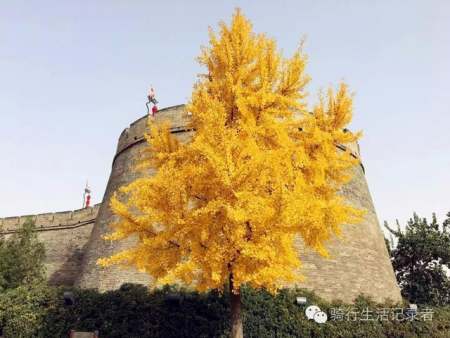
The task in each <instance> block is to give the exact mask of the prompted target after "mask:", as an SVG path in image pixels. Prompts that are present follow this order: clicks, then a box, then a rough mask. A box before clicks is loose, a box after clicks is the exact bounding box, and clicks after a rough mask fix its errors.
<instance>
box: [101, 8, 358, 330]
mask: <svg viewBox="0 0 450 338" xmlns="http://www.w3.org/2000/svg"><path fill="white" fill-rule="evenodd" d="M306 61H307V58H306V56H305V54H304V53H303V51H302V49H301V48H299V49H298V50H297V51H296V52H295V53H294V54H293V56H292V57H290V58H284V57H283V56H282V55H281V53H280V52H279V51H278V50H277V46H276V43H275V41H274V40H273V39H270V38H268V37H266V36H265V35H264V34H255V33H254V32H253V31H252V25H251V23H250V22H249V20H247V19H246V18H245V17H244V15H243V14H242V13H241V12H240V11H239V10H237V11H236V12H235V13H234V15H233V18H232V21H231V24H230V25H229V26H227V25H226V24H225V23H221V24H220V32H219V33H218V34H216V33H214V32H213V31H210V39H209V46H208V47H205V48H203V50H202V53H201V55H200V57H199V62H200V64H201V65H203V66H205V67H206V73H205V74H202V75H200V77H199V80H198V82H197V83H196V85H195V86H194V90H193V93H192V98H191V100H190V102H189V104H188V105H187V107H186V110H187V111H188V112H189V113H190V114H189V115H190V116H191V122H190V123H191V126H190V127H191V128H192V129H193V130H195V133H194V135H193V137H192V139H191V140H190V141H189V142H186V143H181V142H179V141H178V140H177V139H176V138H175V137H174V136H173V135H172V134H171V133H170V131H169V128H170V124H168V123H165V124H155V123H153V122H151V121H150V123H149V127H150V133H149V134H148V135H146V139H147V142H148V146H147V151H146V152H145V153H144V154H143V156H142V158H141V160H140V162H139V164H138V167H139V170H144V171H145V170H148V169H149V168H153V169H156V174H154V175H143V177H141V178H138V179H136V180H135V181H133V182H132V183H130V184H128V185H126V186H123V187H121V188H120V189H119V190H118V191H117V192H116V194H115V195H114V197H113V198H112V200H111V207H112V210H113V212H114V213H115V214H116V215H117V216H118V221H117V222H115V223H114V224H112V227H113V232H112V233H111V234H110V235H109V236H107V239H109V240H121V239H124V238H126V237H129V236H132V235H134V236H136V235H137V236H136V237H137V238H138V241H137V244H136V245H135V246H134V247H132V248H130V249H128V250H125V251H122V252H119V253H117V254H115V255H113V256H112V257H109V258H104V259H101V260H100V262H99V263H100V264H102V265H105V266H106V265H111V264H121V265H125V266H135V267H137V268H138V269H140V270H141V271H145V272H147V273H148V274H150V275H151V276H153V277H154V279H155V281H156V283H159V284H165V283H180V282H181V283H184V284H186V285H188V286H190V287H192V288H195V289H197V290H199V291H206V290H210V289H219V290H223V288H224V287H229V289H230V291H231V292H230V297H231V313H232V315H231V321H232V326H231V327H232V336H233V337H241V336H242V335H243V328H242V320H241V298H240V297H241V293H240V289H241V286H242V285H244V284H248V285H250V286H252V287H254V288H265V289H267V290H269V291H271V292H276V290H277V289H278V288H280V287H282V286H285V285H288V284H290V283H291V284H292V283H295V282H297V281H299V280H300V278H301V277H302V276H301V269H299V268H300V267H301V261H300V258H299V255H300V256H301V252H300V253H299V252H298V251H297V249H296V247H295V246H294V239H295V238H296V237H297V236H300V237H301V239H302V240H303V242H304V243H305V245H306V246H307V247H309V248H311V249H312V250H316V251H317V252H319V253H320V254H321V255H323V256H327V255H328V253H327V250H326V246H325V243H326V241H327V240H328V239H329V238H330V237H331V236H333V235H335V234H336V235H339V233H340V228H341V225H343V224H351V223H356V222H358V220H359V219H360V217H361V211H360V210H357V209H355V208H354V207H352V206H351V205H349V204H348V203H346V201H345V199H344V198H343V196H342V195H341V194H340V189H341V188H342V186H343V185H344V184H345V183H347V182H348V181H349V180H350V179H351V176H352V170H353V167H354V166H355V165H356V164H357V160H356V159H355V158H353V157H352V156H351V155H350V153H349V152H348V151H345V150H342V149H338V148H337V147H336V146H337V145H345V144H346V143H350V142H354V141H355V140H356V139H357V138H358V137H359V135H358V134H354V133H352V132H350V131H348V130H346V129H345V127H346V126H347V125H348V123H349V122H350V120H351V117H352V98H351V95H350V94H349V93H348V89H347V86H346V85H345V84H341V85H340V86H339V87H338V89H337V91H336V92H334V91H333V90H332V89H330V90H329V91H328V92H327V93H326V94H324V95H319V100H318V103H317V104H316V105H315V106H314V107H313V109H312V111H310V110H309V109H308V102H307V101H306V98H307V95H306V92H305V86H306V85H307V83H308V82H309V77H308V76H307V75H306V73H305V66H306ZM341 148H342V147H341ZM299 271H300V273H299Z"/></svg>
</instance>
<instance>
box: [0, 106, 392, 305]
mask: <svg viewBox="0 0 450 338" xmlns="http://www.w3.org/2000/svg"><path fill="white" fill-rule="evenodd" d="M163 120H170V121H171V125H172V133H174V135H176V137H177V138H179V139H180V140H181V141H183V142H185V141H188V140H189V138H190V137H191V135H192V131H190V130H188V129H189V128H187V124H188V121H189V116H187V115H186V114H185V112H184V106H183V105H180V106H175V107H169V108H166V109H162V110H160V111H159V113H158V114H157V115H156V118H155V119H154V121H153V123H161V122H162V121H163ZM146 128H147V117H146V116H144V117H142V118H140V119H139V120H137V121H135V122H133V123H132V124H131V125H130V126H129V127H128V128H127V129H125V130H124V131H123V132H122V134H121V135H120V138H119V142H118V146H117V151H116V155H115V157H114V160H113V165H112V169H111V174H110V177H109V181H108V185H107V188H106V192H105V195H104V198H103V203H101V204H99V205H97V206H95V207H94V208H92V210H90V209H91V208H90V209H82V210H78V211H74V212H64V213H53V214H41V215H36V216H32V217H34V218H35V219H36V221H37V222H36V223H37V225H38V226H42V229H40V230H42V231H40V232H39V238H40V239H41V240H43V241H44V242H45V244H46V247H47V251H48V253H49V255H48V258H47V262H46V265H47V268H48V270H49V278H50V280H51V281H53V282H55V283H59V284H61V283H63V284H69V285H70V284H71V283H73V281H74V278H75V277H76V281H75V284H76V285H78V286H80V287H83V288H97V289H99V290H101V291H104V290H109V289H114V288H118V287H119V286H120V285H121V284H123V283H126V282H131V283H144V284H149V285H151V284H152V280H151V278H150V277H149V276H147V275H145V274H143V273H140V272H138V271H136V270H134V269H129V268H126V269H124V268H120V267H117V266H114V267H109V268H100V267H99V266H98V265H97V264H96V261H97V259H99V258H101V257H107V256H109V255H111V254H113V253H115V252H118V251H120V250H123V249H126V248H129V247H130V246H131V245H133V239H129V240H125V241H120V242H108V241H104V240H103V239H102V236H103V235H105V234H106V233H108V232H110V228H109V226H108V225H109V224H111V223H112V222H113V221H114V219H115V216H114V215H113V214H112V212H111V210H110V208H109V200H110V198H111V196H112V194H113V193H114V191H115V190H116V189H117V188H119V187H120V186H122V185H125V184H127V183H129V182H131V181H133V180H134V179H135V178H136V177H138V173H137V172H136V171H135V170H134V169H133V168H134V164H135V162H136V159H138V158H139V156H140V152H141V151H142V149H143V148H144V146H145V141H144V139H143V136H144V133H145V131H146ZM340 148H342V147H340ZM345 148H348V151H350V152H351V153H352V154H353V156H355V157H357V158H359V157H360V154H359V146H358V144H351V145H347V146H346V147H344V149H345ZM343 194H344V196H346V198H347V200H348V201H350V202H351V203H353V204H354V205H356V206H358V207H361V208H364V209H366V210H367V213H366V216H365V219H364V221H363V222H362V223H361V224H359V225H346V226H343V233H342V238H340V239H338V238H333V239H332V240H330V241H329V243H328V245H327V247H328V249H329V252H330V255H331V258H330V259H324V258H322V257H320V256H318V255H317V254H316V253H314V252H312V251H311V250H309V249H307V248H305V247H304V245H303V243H302V241H301V240H300V239H299V240H298V241H297V243H296V245H297V247H298V250H299V255H300V257H301V260H302V264H303V265H302V270H301V273H302V274H303V276H304V277H305V280H304V282H302V283H301V284H299V286H300V287H304V288H308V289H311V290H314V291H316V292H317V294H319V295H320V296H322V297H324V298H325V299H328V300H331V299H342V300H343V301H345V302H350V301H352V300H353V299H354V298H355V297H356V296H358V295H359V294H361V293H364V294H367V295H369V296H372V297H373V298H374V299H375V300H378V301H382V300H384V299H386V298H390V299H392V300H395V301H398V300H400V299H401V298H400V291H399V288H398V286H397V283H396V280H395V276H394V273H393V269H392V265H391V263H390V261H389V258H388V253H387V250H386V247H385V244H384V238H383V235H382V232H381V228H380V226H379V223H378V219H377V216H376V213H375V210H374V206H373V202H372V199H371V196H370V192H369V189H368V186H367V182H366V179H365V176H364V170H363V167H362V165H361V166H360V167H358V168H356V169H355V175H354V178H353V180H352V181H351V182H350V183H349V184H348V185H347V186H346V187H345V189H344V190H343ZM97 211H98V216H97V217H96V220H95V225H94V226H93V224H92V221H90V222H87V223H86V224H84V223H83V222H85V221H86V220H89V219H93V218H95V215H96V214H97ZM24 219H25V217H24V216H23V217H9V218H4V219H0V228H3V231H4V232H5V233H10V232H11V231H15V230H16V229H17V228H18V227H19V226H20V225H21V224H22V223H23V221H24ZM78 222H79V223H78ZM73 224H82V225H80V226H78V227H73ZM83 224H84V225H83ZM65 225H72V226H71V227H67V226H65ZM81 261H82V264H80V262H81Z"/></svg>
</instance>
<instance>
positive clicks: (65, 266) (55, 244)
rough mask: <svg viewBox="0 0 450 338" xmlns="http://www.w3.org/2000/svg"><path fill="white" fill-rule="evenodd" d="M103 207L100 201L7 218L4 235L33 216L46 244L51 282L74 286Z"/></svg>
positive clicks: (1, 226) (0, 229)
mask: <svg viewBox="0 0 450 338" xmlns="http://www.w3.org/2000/svg"><path fill="white" fill-rule="evenodd" d="M99 208H100V205H99V204H97V205H94V206H93V207H91V208H85V209H80V210H74V211H64V212H57V213H46V214H39V215H30V216H21V217H8V218H3V219H0V235H4V236H5V237H9V236H11V234H12V233H14V232H16V231H17V230H18V228H19V227H21V226H22V224H23V222H25V220H26V219H27V218H28V217H31V218H32V219H33V220H34V221H35V222H36V227H37V233H38V239H39V240H40V241H41V242H43V243H44V244H45V249H46V259H45V267H46V270H47V276H48V279H49V281H50V283H52V284H57V285H68V286H69V285H73V284H74V281H75V278H76V277H77V275H78V274H79V272H80V270H81V263H82V260H83V254H84V248H85V245H86V243H87V242H88V240H89V237H90V235H91V232H92V228H93V226H94V222H95V219H96V218H97V213H98V210H99Z"/></svg>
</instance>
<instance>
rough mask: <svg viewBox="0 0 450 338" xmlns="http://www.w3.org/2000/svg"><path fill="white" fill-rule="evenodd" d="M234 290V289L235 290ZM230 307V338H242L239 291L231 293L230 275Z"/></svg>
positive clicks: (231, 277) (231, 279)
mask: <svg viewBox="0 0 450 338" xmlns="http://www.w3.org/2000/svg"><path fill="white" fill-rule="evenodd" d="M235 292H236V291H235ZM230 305H231V306H230V308H231V338H244V330H243V327H242V315H241V292H240V290H238V291H237V293H233V276H232V275H230Z"/></svg>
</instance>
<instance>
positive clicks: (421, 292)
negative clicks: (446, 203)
mask: <svg viewBox="0 0 450 338" xmlns="http://www.w3.org/2000/svg"><path fill="white" fill-rule="evenodd" d="M449 226H450V213H448V214H447V219H446V220H445V221H444V222H443V224H442V225H439V223H438V222H437V220H436V215H433V217H432V220H431V222H428V221H427V220H426V219H425V218H420V217H419V216H418V215H417V214H414V216H413V217H412V218H411V219H410V220H409V221H408V223H407V225H406V227H405V229H404V230H403V231H402V230H401V229H400V226H399V224H398V223H397V230H393V229H392V228H391V227H389V225H388V224H387V223H386V222H385V227H386V228H387V229H388V230H389V231H390V232H391V233H392V234H393V235H394V236H395V237H396V239H397V244H396V245H392V244H391V247H392V248H391V250H390V253H391V257H392V265H393V267H394V270H395V274H396V276H397V281H398V283H399V285H400V288H401V292H402V295H403V296H404V297H406V298H407V299H408V300H409V301H411V302H413V303H419V304H421V303H426V304H436V305H440V304H448V303H450V270H448V268H449V267H450V231H449V230H450V229H449Z"/></svg>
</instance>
